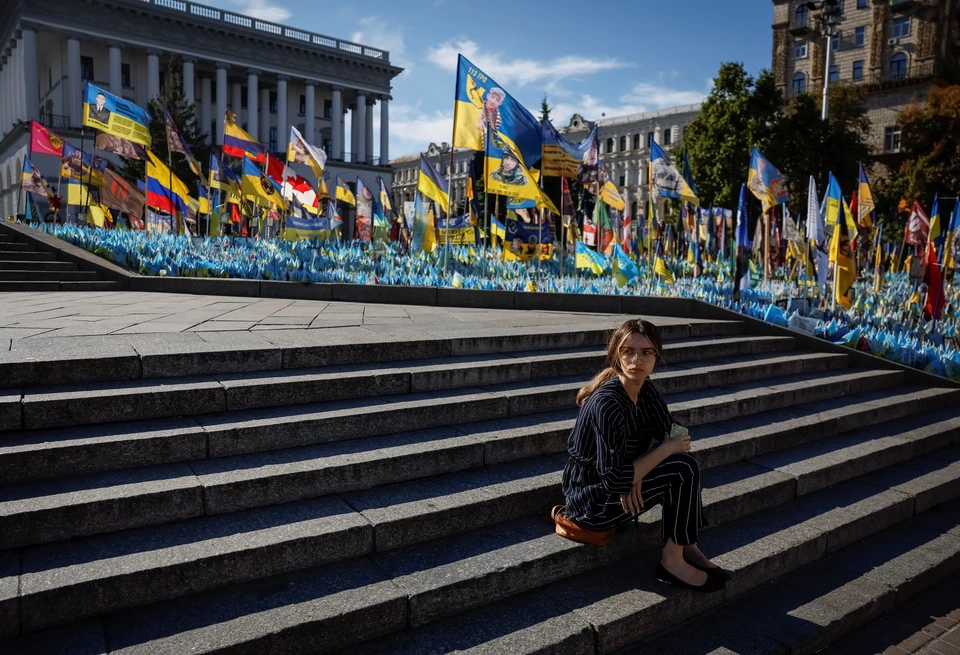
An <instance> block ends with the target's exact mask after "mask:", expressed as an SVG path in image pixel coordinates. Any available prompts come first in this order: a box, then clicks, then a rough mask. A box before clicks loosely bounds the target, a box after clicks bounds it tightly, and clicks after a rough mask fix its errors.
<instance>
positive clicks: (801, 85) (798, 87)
mask: <svg viewBox="0 0 960 655" xmlns="http://www.w3.org/2000/svg"><path fill="white" fill-rule="evenodd" d="M793 92H794V93H806V92H807V76H806V74H805V73H797V74H796V75H794V76H793Z"/></svg>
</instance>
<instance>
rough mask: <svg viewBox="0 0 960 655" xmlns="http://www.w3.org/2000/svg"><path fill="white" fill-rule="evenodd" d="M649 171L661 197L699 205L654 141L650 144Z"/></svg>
mask: <svg viewBox="0 0 960 655" xmlns="http://www.w3.org/2000/svg"><path fill="white" fill-rule="evenodd" d="M650 170H651V179H652V182H653V185H654V186H656V187H657V189H659V190H660V195H661V196H664V197H666V198H682V199H683V200H685V201H688V202H692V203H695V204H698V205H699V204H700V199H699V198H698V197H697V194H696V193H695V192H694V191H693V189H691V188H690V185H689V184H687V181H686V180H685V179H684V178H683V176H681V175H680V171H678V170H677V167H676V166H674V165H673V162H671V161H670V158H669V157H667V153H665V152H664V151H663V148H661V147H660V146H659V145H658V144H657V142H656V141H651V142H650Z"/></svg>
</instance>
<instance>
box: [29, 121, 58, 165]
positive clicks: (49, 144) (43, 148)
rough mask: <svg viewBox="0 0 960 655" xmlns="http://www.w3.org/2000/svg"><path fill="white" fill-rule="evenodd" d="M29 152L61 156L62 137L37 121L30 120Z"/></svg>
mask: <svg viewBox="0 0 960 655" xmlns="http://www.w3.org/2000/svg"><path fill="white" fill-rule="evenodd" d="M30 154H31V155H36V154H43V155H51V156H53V157H63V139H61V138H60V137H59V136H57V135H56V134H54V133H53V132H51V131H50V130H48V129H47V128H45V127H44V126H43V125H41V124H40V123H38V122H37V121H30Z"/></svg>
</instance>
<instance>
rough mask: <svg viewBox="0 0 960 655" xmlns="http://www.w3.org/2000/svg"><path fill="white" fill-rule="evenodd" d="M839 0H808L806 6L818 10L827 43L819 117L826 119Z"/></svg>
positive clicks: (821, 31)
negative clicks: (810, 0) (817, 0)
mask: <svg viewBox="0 0 960 655" xmlns="http://www.w3.org/2000/svg"><path fill="white" fill-rule="evenodd" d="M840 2H841V0H821V1H820V2H808V3H806V6H807V8H808V9H810V10H811V11H819V12H820V34H822V35H823V38H824V41H826V44H827V56H826V57H825V58H824V59H825V61H824V65H823V102H822V103H821V104H822V109H821V112H820V117H821V118H822V119H823V120H827V111H828V109H829V106H830V63H831V61H832V59H833V37H834V36H836V34H837V21H838V19H839V18H840V14H841V12H842V11H843V10H842V8H841V5H840Z"/></svg>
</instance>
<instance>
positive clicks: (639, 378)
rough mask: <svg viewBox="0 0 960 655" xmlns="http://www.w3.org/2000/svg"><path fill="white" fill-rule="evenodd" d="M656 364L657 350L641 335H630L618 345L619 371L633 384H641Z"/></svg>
mask: <svg viewBox="0 0 960 655" xmlns="http://www.w3.org/2000/svg"><path fill="white" fill-rule="evenodd" d="M656 364H657V349H656V348H655V347H654V345H653V344H652V343H650V340H649V339H648V338H647V337H646V336H645V335H643V334H631V335H630V337H629V338H627V339H625V340H624V342H623V343H622V344H620V370H621V371H622V372H623V376H624V377H625V378H627V379H629V380H632V381H634V382H641V383H642V382H643V381H644V380H646V379H647V378H648V377H650V374H651V373H653V369H654V367H655V366H656Z"/></svg>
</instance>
